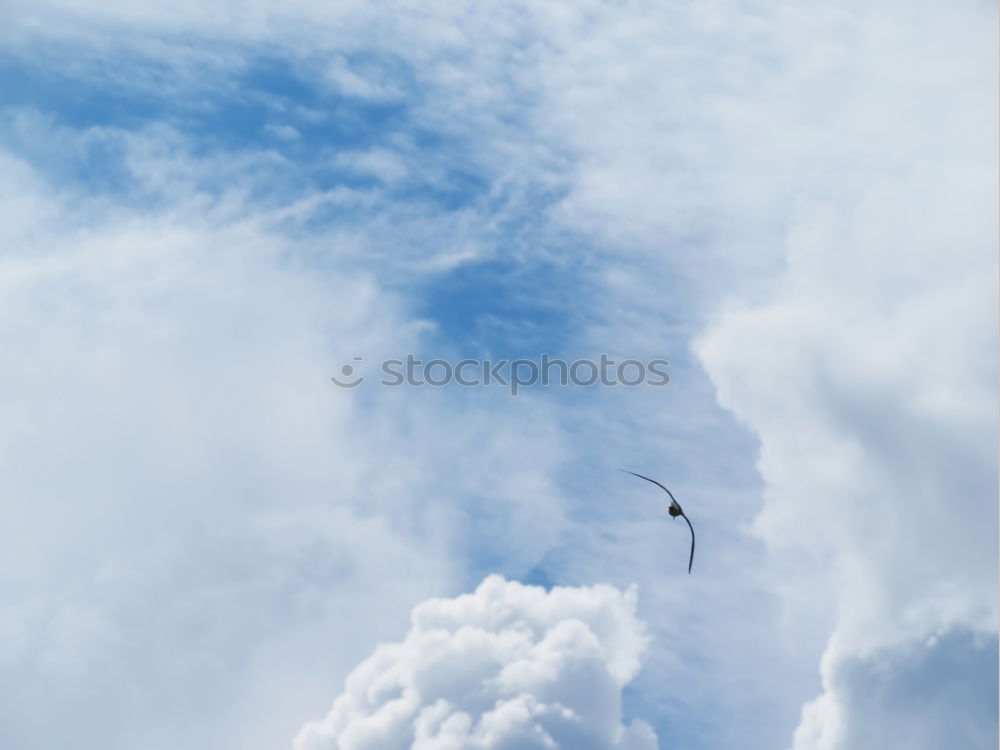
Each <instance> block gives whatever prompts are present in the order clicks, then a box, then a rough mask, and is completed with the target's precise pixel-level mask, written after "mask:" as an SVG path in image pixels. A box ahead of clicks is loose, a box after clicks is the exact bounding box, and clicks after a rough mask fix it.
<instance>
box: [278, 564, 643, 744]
mask: <svg viewBox="0 0 1000 750" xmlns="http://www.w3.org/2000/svg"><path fill="white" fill-rule="evenodd" d="M636 598H637V597H636V591H635V588H634V587H633V588H631V589H629V590H628V591H626V592H621V591H619V590H617V589H615V588H613V587H611V586H603V585H599V586H592V587H579V588H571V587H556V588H554V589H552V590H551V591H549V592H546V591H545V590H544V589H542V588H540V587H537V586H525V585H523V584H520V583H517V582H513V581H506V580H504V579H503V578H502V577H501V576H497V575H492V576H490V577H488V578H487V579H486V580H484V581H483V582H482V583H481V584H480V585H479V587H478V588H477V589H476V591H475V592H474V593H472V594H465V595H462V596H459V597H457V598H455V599H431V600H429V601H426V602H424V603H422V604H420V605H419V606H417V607H416V608H415V609H414V610H413V616H412V623H411V629H410V632H409V633H408V634H407V636H406V638H405V639H404V640H403V641H402V642H400V643H393V644H386V645H381V646H379V647H378V648H377V649H376V650H375V652H374V653H373V654H372V655H371V656H370V657H369V658H368V659H366V660H365V661H364V662H363V663H362V664H360V665H359V666H358V667H357V668H356V669H355V670H354V671H353V672H352V673H351V674H350V676H349V677H348V678H347V683H346V686H345V690H344V692H343V694H341V695H340V696H339V697H338V698H337V699H336V701H335V702H334V704H333V708H332V710H331V711H330V713H329V714H328V715H327V716H326V717H325V718H324V719H321V720H319V721H314V722H311V723H310V724H308V725H306V726H305V727H304V728H303V729H302V731H301V732H300V733H299V735H298V738H297V739H296V742H295V748H296V750H396V749H397V748H398V749H399V750H403V749H404V748H411V747H412V748H414V749H415V750H459V749H460V748H461V749H462V750H503V749H505V748H520V749H521V750H527V749H530V748H538V750H543V749H544V750H554V749H555V748H565V749H566V750H588V749H593V750H598V749H601V750H612V749H614V750H655V748H656V747H657V743H656V737H655V735H654V733H653V731H652V730H651V729H650V728H649V727H648V725H646V724H644V723H643V722H642V721H639V720H636V721H633V722H631V723H629V724H627V725H623V723H622V709H621V691H622V688H623V687H624V686H625V685H626V684H627V683H628V682H629V681H630V680H631V679H632V678H633V677H635V675H636V674H637V673H638V671H639V667H640V657H641V655H642V652H643V650H644V648H645V646H646V643H647V636H646V633H645V627H644V626H643V624H642V623H641V622H640V621H639V620H638V619H637V618H636V616H635V609H636Z"/></svg>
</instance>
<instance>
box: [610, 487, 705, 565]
mask: <svg viewBox="0 0 1000 750" xmlns="http://www.w3.org/2000/svg"><path fill="white" fill-rule="evenodd" d="M620 471H624V472H625V473H626V474H631V475H632V476H634V477H639V479H645V480H646V481H647V482H652V483H653V484H655V485H656V486H657V487H659V488H660V489H661V490H663V491H664V492H666V493H667V494H668V495H670V506H669V507H668V508H667V512H668V513H669V514H670V516H671V517H672V518H677V516H680V517H681V518H683V519H684V520H685V521H686V522H687V525H688V528H689V529H691V556H690V557H688V575H690V574H691V566H692V565H693V564H694V526H692V525H691V519H690V518H688V517H687V514H685V513H684V509H683V508H681V504H680V503H679V502H677V499H676V498H675V497H674V493H672V492H671V491H670V490H668V489H667V488H666V487H664V486H663V485H662V484H660V483H659V482H657V481H656V480H655V479H650V478H649V477H644V476H643V475H642V474H636V473H635V472H634V471H629V470H628V469H621V470H620Z"/></svg>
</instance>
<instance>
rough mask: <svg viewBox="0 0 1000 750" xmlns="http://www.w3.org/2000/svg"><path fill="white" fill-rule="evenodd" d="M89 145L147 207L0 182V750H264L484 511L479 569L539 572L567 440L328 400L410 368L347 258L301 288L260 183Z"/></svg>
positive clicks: (341, 250)
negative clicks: (392, 366) (346, 385)
mask: <svg viewBox="0 0 1000 750" xmlns="http://www.w3.org/2000/svg"><path fill="white" fill-rule="evenodd" d="M34 122H35V123H36V124H37V123H38V121H37V120H36V121H34ZM35 135H36V137H37V138H38V139H39V140H40V141H43V142H45V141H46V140H47V133H46V132H45V130H44V128H42V127H39V128H37V129H36V131H35ZM91 135H92V134H89V133H86V132H84V133H79V132H74V131H72V130H71V129H64V130H60V131H59V138H58V139H56V138H53V139H51V141H49V142H50V143H52V144H53V148H54V150H55V149H62V148H65V149H66V151H67V152H68V153H72V152H73V150H74V149H75V148H79V146H80V143H81V142H83V143H86V141H87V139H88V138H90V137H91ZM101 137H102V138H106V139H108V140H109V141H112V142H114V145H115V146H116V148H118V149H120V150H121V152H122V153H124V154H125V159H124V160H125V161H126V162H127V163H128V165H129V169H130V170H131V172H132V173H133V175H134V177H135V179H136V184H137V185H138V186H139V187H138V188H137V190H138V192H140V193H142V192H143V191H145V190H149V191H151V192H152V191H155V192H156V195H157V198H158V199H157V200H156V201H155V202H153V205H148V204H146V203H144V202H143V201H142V200H139V201H137V203H138V205H135V204H133V202H132V201H131V200H129V198H134V197H135V195H134V193H133V194H130V195H128V196H124V197H122V198H121V199H119V200H115V199H112V198H111V197H109V196H108V195H106V194H102V193H100V192H99V191H95V193H96V194H90V193H89V192H88V191H87V190H81V189H79V187H78V186H77V185H75V184H74V183H73V182H67V183H62V184H60V186H59V187H53V186H52V185H51V184H50V183H49V182H48V181H47V180H46V179H45V176H44V175H41V174H39V173H38V172H37V171H35V170H33V169H32V168H31V167H30V166H29V165H28V164H26V163H25V162H23V161H21V160H19V159H17V158H15V157H13V156H11V155H9V154H7V153H4V154H3V155H2V157H0V158H2V159H3V160H4V163H5V164H7V165H8V166H9V169H5V170H3V175H4V176H3V178H2V179H0V212H2V215H3V216H4V217H5V220H4V222H2V223H3V226H4V232H5V234H6V236H7V237H8V238H9V240H10V248H11V251H10V252H8V253H6V254H5V255H4V257H3V258H2V259H0V290H2V293H0V344H2V347H3V349H4V351H5V352H6V353H7V355H6V356H8V357H9V362H11V363H12V364H11V365H10V366H8V367H6V368H3V371H2V373H0V387H2V388H5V389H8V392H11V393H17V394H18V396H17V398H16V399H9V400H6V401H5V402H4V404H3V406H2V409H0V412H2V419H0V443H2V444H3V445H4V446H5V449H4V451H3V455H2V458H0V468H2V473H3V484H4V492H3V507H4V518H5V522H4V524H3V528H2V530H0V539H2V541H0V569H2V570H3V571H4V573H3V576H4V583H5V595H4V599H3V601H0V674H2V679H3V681H4V683H5V684H16V685H18V690H17V691H16V695H12V696H10V700H9V701H8V702H7V704H6V705H5V707H4V716H3V720H2V721H0V744H4V745H5V746H10V747H26V746H32V747H40V748H50V747H58V746H61V745H65V744H66V743H67V742H70V741H71V739H70V738H71V737H76V738H77V739H78V740H79V741H85V742H88V743H95V742H99V743H100V744H101V745H102V746H104V747H109V748H120V747H134V746H138V745H141V746H143V747H149V748H160V747H176V746H196V745H204V744H215V745H217V746H240V747H246V748H265V747H275V746H277V745H278V744H280V743H287V742H288V741H289V738H290V736H291V735H292V734H293V733H294V730H295V729H296V728H297V727H298V726H300V725H301V723H302V722H303V721H304V720H305V719H306V718H307V717H308V716H309V715H314V714H315V712H318V711H319V710H321V708H322V701H324V700H325V699H326V698H327V696H328V693H327V692H326V680H328V679H329V678H330V677H331V676H332V675H333V676H335V675H338V674H344V673H346V671H347V669H348V668H349V667H350V666H351V665H352V664H353V663H354V662H355V661H356V659H357V656H356V654H358V653H365V652H367V650H368V649H370V648H371V647H372V646H373V645H374V643H375V642H377V641H378V640H380V639H385V638H388V637H389V635H390V634H391V633H392V632H394V631H396V630H397V629H398V627H399V626H400V625H401V624H402V622H403V621H404V619H405V614H406V612H407V611H408V610H409V608H410V607H411V606H412V603H413V599H414V598H417V599H418V600H419V599H422V598H425V597H427V596H430V595H432V594H433V593H435V592H437V591H441V590H444V589H446V588H447V587H449V586H451V585H453V581H454V580H455V579H456V578H457V577H458V576H459V575H460V573H458V572H456V570H455V568H456V563H457V561H459V560H464V559H466V558H465V556H466V554H467V550H466V549H465V545H466V544H467V541H466V539H467V535H466V531H467V530H468V524H469V515H471V512H472V509H473V508H475V506H476V505H477V504H478V503H486V502H488V503H489V504H490V506H491V507H492V508H494V509H495V512H494V513H493V514H492V515H491V516H489V517H488V518H487V517H478V518H477V519H476V529H477V533H478V534H482V535H483V537H484V538H485V539H486V540H488V541H486V542H484V543H483V545H482V546H483V547H484V548H488V547H489V546H490V545H500V544H502V542H501V541H498V540H504V539H515V540H517V543H516V545H511V549H510V550H506V545H504V546H505V554H504V559H505V560H506V561H508V563H513V565H514V566H515V568H520V569H523V568H525V567H531V566H532V565H533V564H534V563H535V561H536V560H537V558H538V556H539V555H541V554H543V552H544V550H545V549H546V548H547V547H548V545H549V544H550V541H549V539H551V538H552V536H554V535H555V534H556V533H557V532H556V529H558V527H559V525H560V523H561V520H560V519H561V514H560V510H559V505H560V503H561V500H560V498H559V495H558V492H557V491H556V490H555V488H554V487H553V485H552V483H551V481H550V480H549V478H548V473H549V472H550V471H551V469H552V466H553V465H554V463H550V462H555V463H558V462H559V461H560V460H561V457H560V450H561V449H560V447H559V446H560V444H561V442H562V438H561V436H560V432H559V430H558V428H557V426H556V425H555V424H554V423H553V421H552V419H551V415H550V414H547V413H546V411H545V410H544V408H539V409H535V410H532V411H531V414H530V416H531V423H530V424H524V420H523V416H524V415H523V414H522V416H518V415H517V414H510V413H503V412H502V411H500V412H499V413H498V410H497V409H496V402H493V403H491V402H490V401H489V400H488V399H485V400H484V399H478V400H477V399H476V398H475V397H474V394H470V395H469V397H468V399H467V400H466V401H464V402H462V403H457V402H455V401H449V400H448V399H443V398H442V397H441V394H436V393H417V392H408V393H406V394H401V393H393V392H389V391H386V392H382V393H379V394H377V395H376V394H375V393H370V394H368V395H369V397H370V398H369V399H368V400H366V399H365V397H364V396H359V395H358V394H348V393H346V392H341V391H337V390H336V389H335V388H334V387H333V386H332V385H331V384H330V382H329V381H328V379H327V378H328V376H329V375H330V374H331V373H332V372H334V371H335V368H336V367H338V366H340V364H342V363H343V362H345V361H350V357H351V355H353V354H354V353H355V352H358V351H361V352H364V353H365V354H367V355H368V356H369V357H371V358H372V359H376V358H378V357H379V356H380V355H382V354H390V353H391V354H393V355H398V354H399V353H400V352H405V351H411V350H413V349H415V348H416V346H417V344H418V341H419V337H420V331H421V330H422V328H421V325H420V324H419V322H418V321H415V320H413V319H412V318H410V317H408V316H407V315H406V314H405V312H404V311H403V310H402V309H401V304H400V300H399V299H398V297H397V296H396V295H394V294H392V293H391V292H389V291H387V290H386V289H384V288H383V287H382V286H380V284H379V283H378V282H377V280H375V279H374V278H373V276H372V274H371V273H370V272H368V271H367V270H365V269H364V268H359V267H358V265H357V264H352V263H351V262H350V259H351V258H352V248H351V247H350V245H347V246H343V245H341V244H340V243H339V241H338V238H336V237H333V238H329V239H327V241H326V242H324V243H323V250H324V253H325V255H324V259H325V261H326V264H325V265H313V264H310V263H308V262H306V260H305V259H303V257H302V245H300V244H298V243H299V241H300V240H297V239H295V238H291V239H290V238H289V237H288V236H286V235H285V234H283V233H282V232H281V231H279V230H277V229H275V228H274V225H275V224H276V223H279V221H278V220H279V219H280V218H281V217H282V216H287V215H288V214H287V211H288V209H289V207H288V206H287V205H286V206H277V207H276V206H274V205H273V204H272V205H265V206H263V207H259V206H257V205H256V204H254V203H252V202H250V201H248V199H247V198H246V197H245V196H246V194H247V192H248V191H247V188H248V186H249V185H252V184H254V182H255V179H256V178H254V177H248V174H252V173H255V172H257V170H258V169H268V168H269V167H268V166H267V165H269V164H270V163H271V162H270V157H269V156H268V155H267V154H266V153H264V154H254V153H253V152H248V153H242V154H240V155H239V158H236V159H233V160H228V159H226V158H223V157H220V158H219V159H218V160H212V159H210V160H208V161H207V162H203V161H199V160H195V159H192V158H191V157H190V155H189V153H188V151H187V149H186V147H187V146H188V145H189V144H187V143H186V142H185V141H184V139H183V138H182V137H180V136H178V135H177V134H176V133H172V132H166V131H158V130H155V131H152V132H147V133H138V134H137V133H121V132H114V131H109V132H105V133H102V134H101ZM244 169H246V170H248V171H246V172H245V171H244ZM212 172H214V179H218V180H219V183H220V184H223V185H225V188H224V190H223V191H222V192H221V194H219V193H215V192H213V191H212V190H205V189H203V188H202V185H203V184H204V180H206V179H208V178H210V177H211V174H210V173H212ZM257 173H258V174H259V172H257ZM300 197H301V196H300V195H292V196H290V197H289V202H290V203H291V204H292V205H293V206H294V204H295V200H296V199H298V198H300ZM307 197H308V196H307ZM258 209H259V210H258ZM426 221H427V223H428V225H430V224H431V223H433V217H426ZM311 239H312V240H313V241H314V242H316V243H318V242H320V241H321V240H319V239H316V238H315V237H313V238H311ZM307 247H312V245H311V244H308V243H307ZM306 254H308V253H306ZM15 363H16V364H15ZM504 398H506V397H504ZM500 403H501V404H503V403H506V401H501V402H500ZM449 415H450V416H449ZM528 455H530V456H531V458H532V460H531V461H530V462H529V461H527V460H526V457H527V456H528ZM509 462H510V463H509ZM456 463H458V464H460V465H463V466H466V467H470V471H468V472H467V473H463V474H462V475H461V476H459V477H455V476H453V473H454V466H455V464H456ZM471 467H478V468H477V470H475V471H472V470H471ZM518 488H529V489H530V490H531V492H530V494H527V493H526V494H520V493H519V492H517V490H518ZM515 519H517V520H515ZM512 521H513V523H514V525H515V526H516V527H520V528H513V527H510V526H509V524H510V523H511V522H512ZM517 561H519V562H517ZM345 613H350V615H347V614H345ZM265 707H266V710H264V708H265ZM126 709H127V710H126ZM53 711H55V712H58V713H59V715H60V716H62V717H63V718H64V719H65V721H60V722H53V721H51V712H53ZM247 716H250V717H252V718H251V719H247V718H246V717H247ZM80 738H84V739H83V740H80ZM98 738H99V739H98Z"/></svg>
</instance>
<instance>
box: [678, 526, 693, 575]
mask: <svg viewBox="0 0 1000 750" xmlns="http://www.w3.org/2000/svg"><path fill="white" fill-rule="evenodd" d="M681 517H682V518H683V519H684V520H685V521H687V525H688V528H689V529H691V557H689V558H688V574H690V573H691V566H692V565H693V564H694V526H692V525H691V521H690V520H689V519H688V517H687V516H686V515H684V514H683V513H681Z"/></svg>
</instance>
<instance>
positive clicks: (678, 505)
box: [619, 469, 690, 524]
mask: <svg viewBox="0 0 1000 750" xmlns="http://www.w3.org/2000/svg"><path fill="white" fill-rule="evenodd" d="M619 471H624V472H625V473H626V474H631V475H632V476H634V477H639V479H645V480H646V481H647V482H652V483H653V484H655V485H656V486H657V487H659V488H660V489H661V490H663V491H664V492H666V493H667V494H668V495H670V500H671V501H672V502H673V504H674V505H676V506H677V509H678V510H680V512H681V515H683V514H684V509H683V508H681V504H680V503H679V502H677V498H675V497H674V493H673V492H671V491H670V490H668V489H667V488H666V487H664V486H663V485H662V484H660V483H659V482H657V481H656V480H655V479H650V478H649V477H644V476H643V475H642V474H636V473H635V472H634V471H629V470H628V469H619ZM688 523H689V524H690V521H689V522H688Z"/></svg>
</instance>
